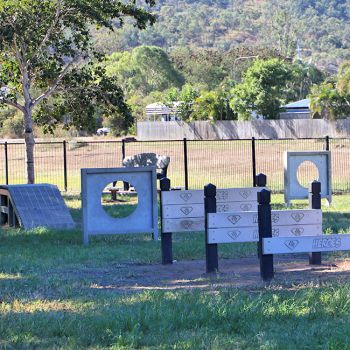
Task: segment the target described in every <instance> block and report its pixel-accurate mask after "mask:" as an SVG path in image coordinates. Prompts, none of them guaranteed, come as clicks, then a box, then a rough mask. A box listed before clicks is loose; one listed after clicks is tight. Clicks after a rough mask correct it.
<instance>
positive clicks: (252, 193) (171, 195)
mask: <svg viewBox="0 0 350 350" xmlns="http://www.w3.org/2000/svg"><path fill="white" fill-rule="evenodd" d="M263 189H266V188H265V187H243V188H223V189H217V190H216V202H217V203H226V202H252V201H253V202H257V193H258V192H260V191H261V190H263ZM161 196H162V205H170V204H200V203H204V190H184V191H162V192H161Z"/></svg>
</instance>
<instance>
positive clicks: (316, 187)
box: [309, 181, 322, 265]
mask: <svg viewBox="0 0 350 350" xmlns="http://www.w3.org/2000/svg"><path fill="white" fill-rule="evenodd" d="M309 208H310V209H321V183H320V182H319V181H312V182H310V184H309ZM321 263H322V256H321V252H314V253H309V264H310V265H321Z"/></svg>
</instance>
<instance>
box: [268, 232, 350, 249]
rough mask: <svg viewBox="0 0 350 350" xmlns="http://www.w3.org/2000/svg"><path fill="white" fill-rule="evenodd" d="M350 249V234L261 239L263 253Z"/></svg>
mask: <svg viewBox="0 0 350 350" xmlns="http://www.w3.org/2000/svg"><path fill="white" fill-rule="evenodd" d="M339 250H350V234H346V235H342V234H333V235H322V236H309V237H307V236H306V237H292V238H283V237H273V238H264V239H263V254H286V253H308V252H329V251H339Z"/></svg>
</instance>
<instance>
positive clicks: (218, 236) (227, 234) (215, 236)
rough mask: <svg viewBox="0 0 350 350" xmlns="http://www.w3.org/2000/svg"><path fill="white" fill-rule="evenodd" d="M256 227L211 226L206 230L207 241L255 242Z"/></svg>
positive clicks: (256, 235)
mask: <svg viewBox="0 0 350 350" xmlns="http://www.w3.org/2000/svg"><path fill="white" fill-rule="evenodd" d="M258 240H259V233H258V227H257V226H256V228H252V227H237V228H211V229H209V230H208V243H209V244H214V243H239V242H257V241H258Z"/></svg>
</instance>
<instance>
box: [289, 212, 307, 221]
mask: <svg viewBox="0 0 350 350" xmlns="http://www.w3.org/2000/svg"><path fill="white" fill-rule="evenodd" d="M291 217H292V219H293V220H294V221H295V222H299V221H301V220H302V218H303V217H304V214H303V213H293V214H291Z"/></svg>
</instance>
